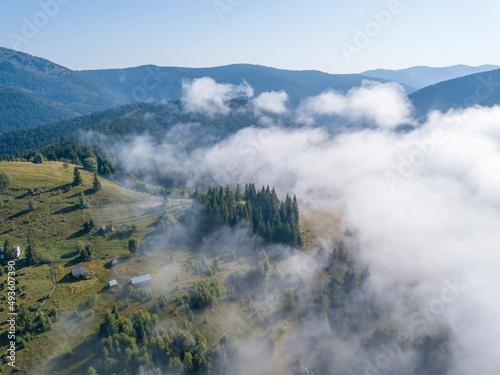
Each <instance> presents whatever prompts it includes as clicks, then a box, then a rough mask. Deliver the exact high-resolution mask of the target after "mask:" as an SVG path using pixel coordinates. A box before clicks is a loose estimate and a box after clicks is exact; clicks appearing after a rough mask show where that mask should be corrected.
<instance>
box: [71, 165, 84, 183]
mask: <svg viewBox="0 0 500 375" xmlns="http://www.w3.org/2000/svg"><path fill="white" fill-rule="evenodd" d="M82 183H83V179H82V175H81V174H80V171H79V170H78V168H77V167H76V166H75V169H74V171H73V186H80V185H81V184H82Z"/></svg>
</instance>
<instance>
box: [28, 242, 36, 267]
mask: <svg viewBox="0 0 500 375" xmlns="http://www.w3.org/2000/svg"><path fill="white" fill-rule="evenodd" d="M27 242H28V244H27V246H26V261H27V262H28V264H34V263H35V262H36V255H35V246H34V245H33V243H32V242H31V238H30V236H29V235H28V241H27Z"/></svg>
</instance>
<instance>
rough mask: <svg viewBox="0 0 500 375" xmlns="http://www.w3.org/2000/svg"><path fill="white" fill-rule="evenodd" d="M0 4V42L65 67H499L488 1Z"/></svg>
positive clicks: (496, 5)
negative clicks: (236, 64) (236, 65)
mask: <svg viewBox="0 0 500 375" xmlns="http://www.w3.org/2000/svg"><path fill="white" fill-rule="evenodd" d="M398 3H399V4H398ZM42 4H52V7H50V8H47V7H46V6H44V5H42ZM54 4H57V8H59V9H57V8H55V7H54ZM216 6H218V9H219V11H217V10H216ZM0 7H1V12H0V46H4V47H8V48H14V47H15V48H14V49H18V50H20V51H23V52H27V53H30V54H33V55H36V56H41V57H44V58H47V59H49V60H52V61H54V62H57V63H59V64H62V65H64V66H67V67H69V68H72V69H98V68H121V67H129V66H137V65H144V64H156V65H162V66H191V67H201V66H216V65H225V64H232V63H252V64H261V65H266V66H273V67H277V68H286V69H300V70H302V69H317V70H322V71H326V72H329V73H356V72H361V71H364V70H368V69H376V68H388V69H398V68H405V67H409V66H415V65H430V66H447V65H454V64H468V65H481V64H499V65H500V48H498V46H497V44H496V43H495V41H496V40H500V38H499V37H500V27H499V26H498V20H497V19H498V15H499V14H500V2H498V1H497V0H478V1H475V2H473V3H472V2H466V1H456V0H454V1H451V0H440V1H435V0H433V1H430V0H418V1H417V0H399V1H398V0H386V1H359V0H358V1H352V2H346V1H338V0H328V1H327V0H316V1H311V2H306V1H297V0H287V1H284V0H275V1H263V0H145V1H142V2H139V1H137V0H105V1H102V0H100V1H96V0H86V1H81V0H80V1H78V0H40V1H29V2H28V1H15V0H0ZM44 9H45V10H44ZM47 9H49V10H47ZM375 14H379V15H380V16H378V17H377V16H375ZM27 24H28V26H26V25H27ZM29 24H31V25H29ZM30 26H31V28H30ZM360 35H361V36H360Z"/></svg>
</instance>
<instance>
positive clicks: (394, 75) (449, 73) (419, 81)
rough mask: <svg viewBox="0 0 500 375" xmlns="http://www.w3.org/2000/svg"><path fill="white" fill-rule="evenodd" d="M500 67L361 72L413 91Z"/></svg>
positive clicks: (428, 68)
mask: <svg viewBox="0 0 500 375" xmlns="http://www.w3.org/2000/svg"><path fill="white" fill-rule="evenodd" d="M495 69H500V66H498V65H481V66H477V67H474V66H468V65H454V66H448V67H444V68H431V67H429V66H415V67H412V68H408V69H400V70H386V69H376V70H367V71H366V72H363V73H361V74H362V75H364V76H366V77H370V78H379V79H386V80H389V81H394V82H399V83H402V84H405V85H407V86H409V87H414V88H415V89H414V91H416V90H419V89H421V88H424V87H426V86H430V85H434V84H435V83H438V82H442V81H448V80H450V79H453V78H458V77H463V76H466V75H469V74H474V73H482V72H487V71H490V70H495Z"/></svg>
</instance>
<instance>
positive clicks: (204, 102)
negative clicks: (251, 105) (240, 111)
mask: <svg viewBox="0 0 500 375" xmlns="http://www.w3.org/2000/svg"><path fill="white" fill-rule="evenodd" d="M252 96H253V89H252V88H251V87H250V85H248V83H246V82H245V81H243V83H242V84H241V85H238V86H236V85H231V84H227V83H217V82H215V80H213V79H212V78H209V77H204V78H197V79H194V80H192V81H184V82H183V83H182V99H181V100H182V103H183V104H184V108H185V109H186V110H187V111H189V112H201V113H205V114H207V115H210V116H213V115H216V114H223V115H227V114H228V113H229V111H230V109H229V106H228V101H230V100H231V99H235V98H238V97H252Z"/></svg>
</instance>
